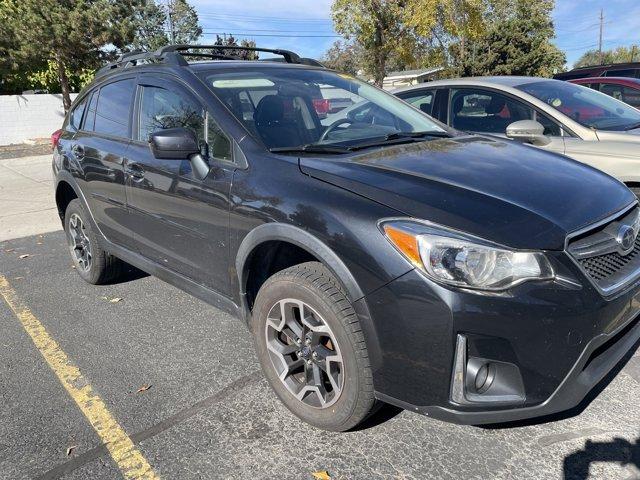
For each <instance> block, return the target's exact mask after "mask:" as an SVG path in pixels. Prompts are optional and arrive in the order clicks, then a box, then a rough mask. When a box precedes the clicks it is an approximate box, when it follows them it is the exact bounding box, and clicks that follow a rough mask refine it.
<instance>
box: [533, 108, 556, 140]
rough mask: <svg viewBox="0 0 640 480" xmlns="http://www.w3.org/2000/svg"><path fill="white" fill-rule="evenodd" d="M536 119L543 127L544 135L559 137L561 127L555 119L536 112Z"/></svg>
mask: <svg viewBox="0 0 640 480" xmlns="http://www.w3.org/2000/svg"><path fill="white" fill-rule="evenodd" d="M536 121H537V122H538V123H540V124H541V125H542V126H543V127H544V135H548V136H550V137H561V136H562V129H561V128H560V125H558V124H557V123H556V122H555V121H553V120H551V119H550V118H549V117H547V116H546V115H545V114H543V113H540V112H536Z"/></svg>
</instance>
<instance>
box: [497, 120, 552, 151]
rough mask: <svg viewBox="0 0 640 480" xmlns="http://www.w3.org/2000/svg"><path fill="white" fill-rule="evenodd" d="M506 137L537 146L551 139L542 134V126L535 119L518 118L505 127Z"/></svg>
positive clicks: (543, 144)
mask: <svg viewBox="0 0 640 480" xmlns="http://www.w3.org/2000/svg"><path fill="white" fill-rule="evenodd" d="M506 133H507V137H508V138H511V139H513V140H518V141H520V142H524V143H530V144H531V145H535V146H537V147H543V146H545V145H548V144H549V143H551V139H549V137H547V136H546V135H545V134H544V127H543V126H542V124H540V123H539V122H536V121H535V120H519V121H517V122H513V123H512V124H510V125H509V126H508V127H507V132H506Z"/></svg>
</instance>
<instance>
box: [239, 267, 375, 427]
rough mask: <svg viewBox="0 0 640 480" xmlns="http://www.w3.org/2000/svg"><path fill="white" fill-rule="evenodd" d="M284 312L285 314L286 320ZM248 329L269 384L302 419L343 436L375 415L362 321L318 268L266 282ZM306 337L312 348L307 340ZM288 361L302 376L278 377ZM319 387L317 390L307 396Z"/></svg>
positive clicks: (325, 272) (302, 269)
mask: <svg viewBox="0 0 640 480" xmlns="http://www.w3.org/2000/svg"><path fill="white" fill-rule="evenodd" d="M296 309H298V314H297V315H296V313H295V312H296ZM302 311H304V313H303V314H301V313H300V312H302ZM282 312H287V313H285V314H284V316H285V317H286V319H285V321H283V320H282V319H283V313H282ZM302 315H304V317H305V319H306V320H305V322H304V323H303V322H302V321H301V319H300V317H301V316H302ZM291 318H293V320H291ZM293 322H295V323H293ZM290 324H291V325H292V326H293V328H290V327H289V325H290ZM283 325H284V326H283ZM307 325H311V327H309V328H307V327H306V326H307ZM277 327H281V328H280V331H279V330H278V328H277ZM300 328H302V330H300ZM305 329H306V330H307V333H306V335H305V333H304V332H305ZM251 330H252V333H253V336H254V340H255V344H256V351H257V354H258V359H259V360H260V364H261V366H262V370H263V372H264V374H265V376H266V378H267V380H268V382H269V384H270V385H271V387H272V388H273V390H274V391H275V393H276V395H277V396H278V397H279V398H280V400H281V401H282V402H283V403H284V404H285V406H286V407H287V408H288V409H289V410H290V411H291V412H292V413H293V414H294V415H296V416H297V417H299V418H300V419H302V420H303V421H305V422H307V423H309V424H311V425H313V426H315V427H318V428H321V429H324V430H330V431H338V432H340V431H346V430H350V429H352V428H354V427H355V426H356V425H358V424H359V423H361V422H362V421H363V420H364V419H366V418H367V417H368V416H369V415H370V414H371V413H373V411H374V410H375V407H376V406H377V404H376V400H375V398H374V395H373V381H372V373H371V366H370V363H369V356H368V354H367V347H366V344H365V340H364V335H363V333H362V329H361V327H360V322H359V320H358V318H357V316H356V313H355V311H354V309H353V306H352V305H351V303H350V302H349V300H348V299H347V297H346V295H345V293H344V291H343V289H342V287H341V285H340V284H339V283H338V281H337V280H336V279H335V278H334V276H333V275H332V274H331V273H330V272H329V270H327V268H325V267H324V266H323V265H322V264H321V263H318V262H308V263H303V264H300V265H296V266H293V267H290V268H287V269H286V270H282V271H280V272H278V273H276V274H275V275H273V276H272V277H270V278H269V279H268V280H267V281H266V282H265V283H264V285H263V286H262V287H261V288H260V291H259V292H258V295H257V297H256V301H255V304H254V308H253V312H252V317H251ZM294 330H296V331H297V333H296V332H294ZM283 332H286V333H283ZM292 336H293V337H296V336H297V338H298V340H299V342H298V343H296V342H295V340H292V338H291V337H292ZM303 338H307V339H308V341H309V342H310V343H309V344H307V343H304V341H303V340H302V339H303ZM312 340H313V341H312ZM307 346H308V348H307ZM280 349H282V350H280ZM291 349H294V350H297V351H295V352H291V353H290V354H288V355H286V357H285V355H282V356H280V354H279V353H276V351H278V352H280V353H282V352H285V351H289V350H291ZM309 350H311V353H310V352H309ZM314 354H315V355H314ZM285 359H288V360H289V361H290V364H291V365H293V366H297V365H299V363H300V362H301V361H302V363H303V365H302V370H303V371H302V372H300V371H299V368H300V367H297V369H298V370H297V371H298V373H296V374H292V375H287V376H286V380H281V375H282V374H283V371H285V370H287V368H286V367H285V364H284V363H283V362H284V361H285ZM327 359H329V360H328V361H327ZM309 362H312V363H309ZM294 371H296V370H295V369H291V370H290V372H291V373H292V372H294ZM316 372H320V373H319V375H320V377H317V376H315V373H316ZM329 375H331V379H330V378H329ZM307 378H311V379H312V380H313V381H312V382H311V385H312V386H311V387H310V386H309V383H305V382H306V379H307ZM318 378H320V379H321V381H320V382H318ZM331 380H333V382H332V381H331ZM286 382H288V383H286ZM318 385H320V386H319V387H318V390H309V391H307V392H306V393H304V390H305V389H308V388H314V386H318ZM334 385H335V386H337V387H338V388H334ZM296 393H297V395H296ZM325 393H326V395H325ZM300 396H302V398H300ZM323 399H324V400H323ZM323 402H324V404H323Z"/></svg>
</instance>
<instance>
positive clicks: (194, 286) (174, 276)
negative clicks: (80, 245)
mask: <svg viewBox="0 0 640 480" xmlns="http://www.w3.org/2000/svg"><path fill="white" fill-rule="evenodd" d="M100 236H101V238H100V241H101V243H102V247H103V248H104V250H106V251H107V252H109V253H111V254H113V255H115V256H116V257H118V258H119V259H121V260H123V261H125V262H127V263H129V264H131V265H133V266H134V267H136V268H139V269H140V270H142V271H143V272H146V273H148V274H149V275H152V276H154V277H157V278H159V279H160V280H162V281H164V282H167V283H168V284H170V285H173V286H174V287H176V288H179V289H180V290H182V291H184V292H186V293H188V294H190V295H193V296H194V297H196V298H198V299H200V300H202V301H203V302H205V303H208V304H209V305H211V306H213V307H216V308H219V309H220V310H223V311H225V312H227V313H229V314H231V315H233V316H234V317H237V318H241V316H242V315H241V313H242V312H241V311H240V307H239V306H238V305H237V304H236V303H235V302H234V301H233V300H231V299H230V298H228V297H225V296H224V295H222V294H220V293H218V292H216V291H214V290H211V289H209V288H207V287H203V286H202V285H200V284H198V283H196V282H194V281H193V280H190V279H188V278H187V277H184V276H183V275H180V274H179V273H176V272H174V271H172V270H169V269H168V268H166V267H164V266H162V265H158V264H157V263H155V262H153V261H151V260H149V259H147V258H145V257H143V256H142V255H140V254H139V253H135V252H132V251H131V250H128V249H126V248H123V247H120V246H118V245H116V244H114V243H111V242H110V241H108V240H107V239H105V238H104V236H102V235H100Z"/></svg>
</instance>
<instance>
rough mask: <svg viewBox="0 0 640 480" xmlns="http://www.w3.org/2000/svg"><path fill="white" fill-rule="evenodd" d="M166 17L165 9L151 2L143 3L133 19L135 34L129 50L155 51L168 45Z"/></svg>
mask: <svg viewBox="0 0 640 480" xmlns="http://www.w3.org/2000/svg"><path fill="white" fill-rule="evenodd" d="M168 20H169V18H168V16H167V11H166V7H165V6H164V5H158V4H157V3H156V2H154V1H153V0H149V1H147V2H144V5H141V6H140V8H137V9H136V11H135V14H134V17H133V22H134V28H135V34H134V38H133V43H132V44H131V48H132V49H133V50H145V51H151V50H157V49H158V48H160V47H163V46H165V45H168V44H169V37H168V36H167V33H166V30H167V28H168V23H167V22H168Z"/></svg>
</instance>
